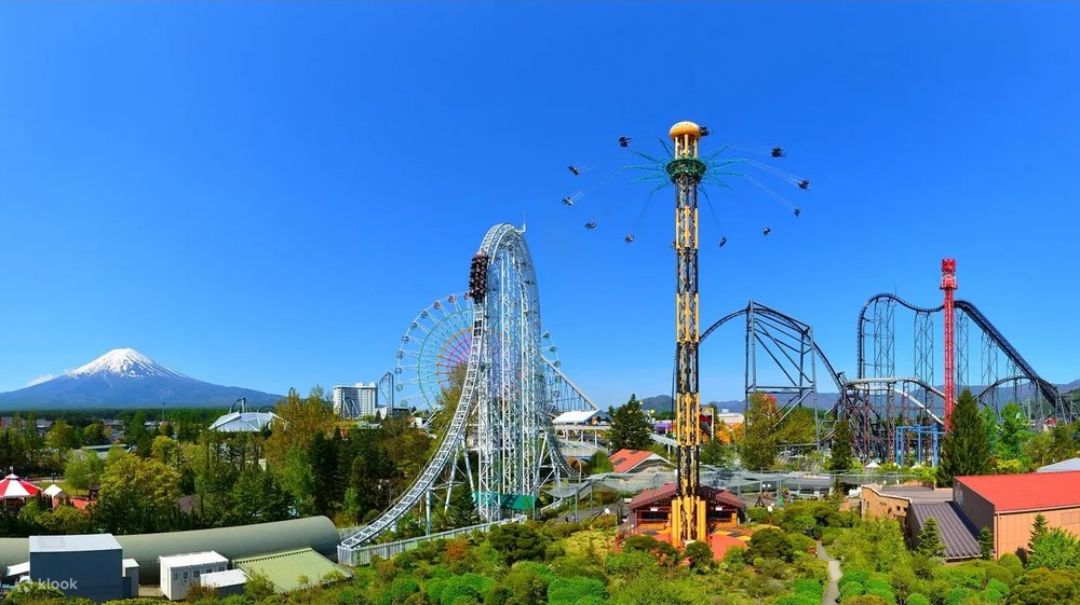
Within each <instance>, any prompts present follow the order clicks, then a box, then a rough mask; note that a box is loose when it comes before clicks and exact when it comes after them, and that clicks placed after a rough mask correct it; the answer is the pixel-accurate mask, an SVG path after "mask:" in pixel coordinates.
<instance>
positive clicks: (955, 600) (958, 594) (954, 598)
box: [944, 586, 975, 605]
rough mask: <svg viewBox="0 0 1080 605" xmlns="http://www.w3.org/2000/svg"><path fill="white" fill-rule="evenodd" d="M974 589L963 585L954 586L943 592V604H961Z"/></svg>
mask: <svg viewBox="0 0 1080 605" xmlns="http://www.w3.org/2000/svg"><path fill="white" fill-rule="evenodd" d="M974 594H975V591H973V590H971V589H970V588H964V587H963V586H956V587H954V588H952V589H950V590H949V591H948V592H946V593H945V601H944V603H945V605H962V604H963V602H964V601H966V600H967V599H968V597H970V596H972V595H974Z"/></svg>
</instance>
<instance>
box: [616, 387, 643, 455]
mask: <svg viewBox="0 0 1080 605" xmlns="http://www.w3.org/2000/svg"><path fill="white" fill-rule="evenodd" d="M609 412H610V414H611V429H610V430H609V431H608V443H609V445H610V449H611V451H612V452H616V451H618V450H623V449H626V450H647V449H649V446H650V445H651V444H652V437H651V435H652V425H651V424H650V423H649V418H648V416H646V415H645V412H644V411H643V410H642V409H641V403H640V402H639V401H638V399H637V395H630V400H629V401H627V402H626V404H625V405H622V406H621V407H618V408H614V409H612V410H609Z"/></svg>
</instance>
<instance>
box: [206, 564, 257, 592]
mask: <svg viewBox="0 0 1080 605" xmlns="http://www.w3.org/2000/svg"><path fill="white" fill-rule="evenodd" d="M201 581H202V585H203V587H204V588H211V589H213V590H214V594H215V595H216V596H218V597H226V596H229V595H234V594H243V593H244V585H245V584H247V574H245V573H244V570H242V569H227V570H225V571H212V572H210V573H204V574H203V575H202V580H201Z"/></svg>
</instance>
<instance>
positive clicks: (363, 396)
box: [334, 382, 379, 418]
mask: <svg viewBox="0 0 1080 605" xmlns="http://www.w3.org/2000/svg"><path fill="white" fill-rule="evenodd" d="M378 406H379V387H378V386H376V384H375V383H374V382H371V383H367V384H365V383H362V382H358V383H356V384H354V385H352V386H348V385H338V386H335V387H334V413H335V414H337V415H338V416H340V417H342V418H363V417H365V416H374V415H375V408H377V407H378Z"/></svg>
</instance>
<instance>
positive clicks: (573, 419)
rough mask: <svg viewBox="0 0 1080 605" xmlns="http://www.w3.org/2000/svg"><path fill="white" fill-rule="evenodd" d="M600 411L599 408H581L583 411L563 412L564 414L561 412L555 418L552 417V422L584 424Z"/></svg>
mask: <svg viewBox="0 0 1080 605" xmlns="http://www.w3.org/2000/svg"><path fill="white" fill-rule="evenodd" d="M598 413H599V410H581V411H571V412H563V413H562V414H559V415H558V416H556V417H555V418H554V419H552V421H551V423H552V424H584V423H586V422H588V421H589V419H590V418H592V417H593V416H595V415H597V414H598Z"/></svg>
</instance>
